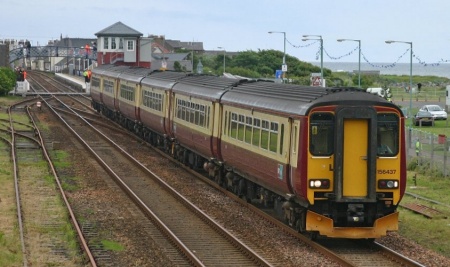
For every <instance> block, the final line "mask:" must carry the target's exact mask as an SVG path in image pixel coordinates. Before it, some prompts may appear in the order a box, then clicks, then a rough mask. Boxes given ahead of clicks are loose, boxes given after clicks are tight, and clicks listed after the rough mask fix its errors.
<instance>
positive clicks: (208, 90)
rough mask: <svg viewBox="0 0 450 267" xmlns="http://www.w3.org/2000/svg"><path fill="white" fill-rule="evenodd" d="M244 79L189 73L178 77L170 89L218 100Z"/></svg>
mask: <svg viewBox="0 0 450 267" xmlns="http://www.w3.org/2000/svg"><path fill="white" fill-rule="evenodd" d="M244 81H245V80H240V79H232V78H225V77H217V76H211V75H189V76H186V77H184V78H183V79H180V80H179V81H178V82H177V83H176V84H175V85H174V86H173V88H172V90H173V91H174V92H175V93H179V94H184V95H190V96H194V97H198V98H203V99H208V100H212V101H218V100H219V99H220V98H221V97H222V95H223V94H224V93H225V92H227V91H228V90H231V89H232V88H235V87H236V86H238V85H239V84H240V83H242V82H244Z"/></svg>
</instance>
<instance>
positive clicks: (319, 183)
mask: <svg viewBox="0 0 450 267" xmlns="http://www.w3.org/2000/svg"><path fill="white" fill-rule="evenodd" d="M309 188H317V189H327V188H330V180H329V179H311V180H309Z"/></svg>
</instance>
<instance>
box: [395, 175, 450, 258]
mask: <svg viewBox="0 0 450 267" xmlns="http://www.w3.org/2000/svg"><path fill="white" fill-rule="evenodd" d="M414 174H415V173H414V172H409V174H408V184H407V189H406V192H409V193H413V194H416V195H420V196H423V197H426V198H428V199H432V200H435V201H438V202H440V203H443V204H445V205H439V204H434V203H431V202H429V201H425V200H419V199H415V198H414V197H411V196H408V195H406V196H405V197H404V198H403V200H402V202H401V203H402V204H406V203H420V204H423V205H426V206H428V207H432V208H434V209H437V210H439V211H441V212H442V215H441V216H437V217H435V218H433V219H427V218H426V217H425V216H422V215H419V214H416V213H413V212H411V211H409V210H406V209H403V208H400V229H399V233H400V235H402V236H404V237H407V238H409V239H412V240H414V241H416V242H417V243H419V244H420V245H422V246H424V247H427V248H429V249H431V250H434V251H436V252H438V253H440V254H442V255H444V256H445V257H450V242H448V237H449V236H450V219H449V218H450V194H449V192H448V188H450V179H448V178H433V177H430V176H426V175H420V174H417V178H416V179H415V181H414Z"/></svg>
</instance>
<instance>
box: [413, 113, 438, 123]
mask: <svg viewBox="0 0 450 267" xmlns="http://www.w3.org/2000/svg"><path fill="white" fill-rule="evenodd" d="M412 122H413V124H414V125H416V126H419V125H420V123H421V122H422V126H425V125H429V126H433V125H434V117H433V114H431V113H430V112H428V111H425V110H419V111H418V112H417V114H416V115H414V116H413V117H412Z"/></svg>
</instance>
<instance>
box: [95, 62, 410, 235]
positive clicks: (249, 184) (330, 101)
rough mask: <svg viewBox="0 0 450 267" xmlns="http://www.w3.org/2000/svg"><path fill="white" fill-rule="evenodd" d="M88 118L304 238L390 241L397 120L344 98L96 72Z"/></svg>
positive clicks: (375, 105)
mask: <svg viewBox="0 0 450 267" xmlns="http://www.w3.org/2000/svg"><path fill="white" fill-rule="evenodd" d="M90 94H91V97H92V106H93V108H94V109H95V110H96V111H98V112H99V113H101V114H103V115H104V116H106V117H108V118H109V119H111V120H113V121H115V122H117V123H119V124H120V125H121V126H122V127H124V128H126V129H128V130H129V131H132V132H133V133H134V134H136V135H137V136H139V137H140V138H142V139H143V140H145V141H146V142H148V143H150V144H151V145H153V146H155V147H158V148H159V149H161V150H163V151H165V153H168V154H170V155H171V156H172V157H173V158H175V159H176V160H178V161H179V162H180V163H182V164H184V165H186V166H189V167H190V168H192V169H197V170H201V171H203V172H204V173H205V175H207V176H208V177H209V178H210V179H212V180H213V181H215V182H216V183H218V184H220V185H221V186H223V187H225V188H227V189H228V190H229V191H232V192H233V193H235V194H236V195H238V196H240V197H241V198H243V199H245V200H247V201H248V202H252V203H256V204H259V205H261V206H263V207H264V208H267V209H271V210H272V211H273V214H274V215H275V216H277V217H278V218H280V219H281V220H283V221H284V222H285V223H286V224H288V225H290V226H291V227H292V228H294V229H296V230H297V231H298V232H301V233H304V234H307V235H309V236H311V237H317V236H324V237H328V238H348V239H372V240H373V239H375V238H379V237H382V236H385V235H387V233H388V232H390V231H397V230H398V224H399V214H398V210H397V207H398V205H399V203H400V201H401V199H402V197H403V195H404V192H405V187H406V147H405V146H406V145H405V116H404V114H403V113H402V111H401V109H400V108H399V107H398V106H397V105H395V104H393V103H391V102H390V101H387V100H386V99H384V98H382V97H380V96H378V95H374V94H371V93H368V92H365V90H362V89H359V88H354V87H312V86H301V85H293V84H286V83H277V82H273V81H269V80H267V79H249V78H242V77H238V78H229V77H223V76H214V75H203V74H192V73H183V72H174V71H151V70H150V69H146V68H139V67H129V66H114V65H101V66H99V67H97V68H94V69H93V70H92V77H91V85H90Z"/></svg>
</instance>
